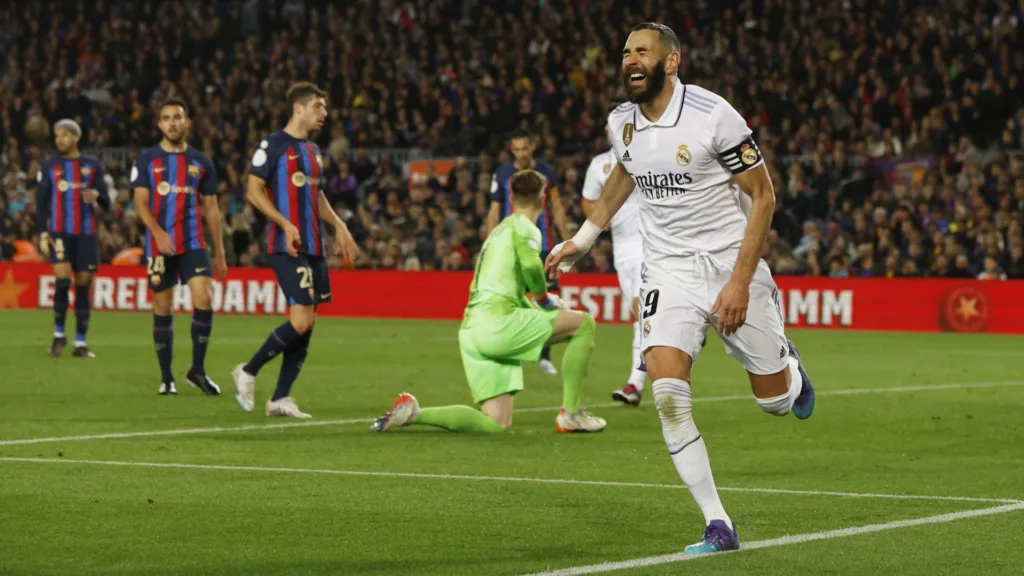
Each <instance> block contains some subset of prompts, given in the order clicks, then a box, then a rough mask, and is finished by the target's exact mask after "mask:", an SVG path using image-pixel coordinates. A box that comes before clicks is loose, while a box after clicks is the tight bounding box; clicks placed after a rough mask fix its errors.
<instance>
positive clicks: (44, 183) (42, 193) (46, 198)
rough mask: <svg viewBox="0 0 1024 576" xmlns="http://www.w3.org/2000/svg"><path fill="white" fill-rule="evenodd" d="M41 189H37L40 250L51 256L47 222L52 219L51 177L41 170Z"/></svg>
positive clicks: (37, 225) (37, 224) (44, 254)
mask: <svg viewBox="0 0 1024 576" xmlns="http://www.w3.org/2000/svg"><path fill="white" fill-rule="evenodd" d="M38 180H39V189H38V190H37V191H36V230H39V250H40V251H42V253H43V256H46V257H47V258H49V257H50V233H49V232H48V231H47V227H46V224H47V222H48V221H49V219H50V196H51V193H52V189H51V188H50V184H51V182H50V177H49V175H47V174H44V173H43V170H42V169H40V170H39V176H38Z"/></svg>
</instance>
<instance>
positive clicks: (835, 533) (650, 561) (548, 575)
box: [530, 502, 1024, 576]
mask: <svg viewBox="0 0 1024 576" xmlns="http://www.w3.org/2000/svg"><path fill="white" fill-rule="evenodd" d="M1019 510H1024V502H1018V503H1016V504H1007V505H1005V506H996V507H995V508H982V509H980V510H966V511H964V512H951V513H949V514H939V515H936V516H926V517H924V518H914V519H911V520H895V521H893V522H885V523H882V524H869V525H867V526H856V527H852V528H840V529H838V530H826V531H823V532H812V533H809V534H795V535H792V536H782V537H780V538H772V539H769V540H756V541H754V542H745V543H741V544H740V549H739V550H737V551H736V552H725V553H722V554H685V553H683V552H676V553H674V554H663V555H661V556H648V557H645V558H635V559H633V560H624V561H621V562H605V563H602V564H591V565H589V566H577V567H575V568H563V569H561V570H551V571H548V572H538V573H535V574H531V575H530V576H582V575H584V574H600V573H602V572H614V571H616V570H629V569H635V568H643V567H645V566H657V565H660V564H674V563H678V562H687V561H689V560H698V559H701V558H717V557H719V556H729V555H732V554H736V553H740V552H749V551H751V550H758V549H760V548H775V547H778V546H788V545H790V544H804V543H806V542H815V541H818V540H833V539H835V538H848V537H850V536H859V535H861V534H872V533H875V532H886V531H888V530H898V529H900V528H911V527H913V526H926V525H929V524H944V523H947V522H955V521H957V520H965V519H967V518H977V517H980V516H992V515H995V514H1007V513H1010V512H1017V511H1019Z"/></svg>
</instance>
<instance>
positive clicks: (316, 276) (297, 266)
mask: <svg viewBox="0 0 1024 576" xmlns="http://www.w3.org/2000/svg"><path fill="white" fill-rule="evenodd" d="M267 260H269V261H270V267H271V268H273V269H274V275H275V276H277V283H278V284H279V285H280V286H281V291H282V292H284V295H285V296H286V297H288V305H289V306H295V305H299V306H313V305H315V304H320V303H322V302H330V301H331V277H330V275H329V274H328V273H327V261H326V260H324V259H323V257H322V256H313V255H312V254H302V253H300V254H299V255H298V256H289V255H288V254H283V253H279V254H270V255H269V256H268V257H267Z"/></svg>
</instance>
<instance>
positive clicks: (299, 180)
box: [292, 172, 306, 186]
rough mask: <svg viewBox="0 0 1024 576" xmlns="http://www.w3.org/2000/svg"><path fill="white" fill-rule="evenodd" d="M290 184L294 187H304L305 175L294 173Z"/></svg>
mask: <svg viewBox="0 0 1024 576" xmlns="http://www.w3.org/2000/svg"><path fill="white" fill-rule="evenodd" d="M292 184H293V185H295V186H305V185H306V175H305V174H303V173H302V172H296V173H295V174H292Z"/></svg>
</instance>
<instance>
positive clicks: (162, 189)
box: [156, 182, 171, 196]
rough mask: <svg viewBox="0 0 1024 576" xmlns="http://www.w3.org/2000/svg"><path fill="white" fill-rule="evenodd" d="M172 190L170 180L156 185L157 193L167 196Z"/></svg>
mask: <svg viewBox="0 0 1024 576" xmlns="http://www.w3.org/2000/svg"><path fill="white" fill-rule="evenodd" d="M170 192H171V185H170V183H168V182H161V183H159V184H157V185H156V193H157V194H159V195H161V196H167V195H168V194H169V193H170Z"/></svg>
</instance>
